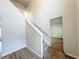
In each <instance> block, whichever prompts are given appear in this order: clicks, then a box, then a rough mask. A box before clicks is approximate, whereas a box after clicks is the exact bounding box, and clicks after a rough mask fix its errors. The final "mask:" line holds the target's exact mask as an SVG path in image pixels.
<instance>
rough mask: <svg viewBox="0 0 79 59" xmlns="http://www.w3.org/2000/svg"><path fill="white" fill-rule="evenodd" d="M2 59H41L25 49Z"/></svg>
mask: <svg viewBox="0 0 79 59" xmlns="http://www.w3.org/2000/svg"><path fill="white" fill-rule="evenodd" d="M2 59H41V58H39V57H38V56H37V55H35V54H34V53H33V52H32V51H30V50H29V49H27V48H23V49H21V50H19V51H16V52H13V53H11V54H9V55H7V56H4V57H2Z"/></svg>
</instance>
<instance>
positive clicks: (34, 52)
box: [27, 46, 43, 58]
mask: <svg viewBox="0 0 79 59" xmlns="http://www.w3.org/2000/svg"><path fill="white" fill-rule="evenodd" d="M27 48H28V49H30V50H31V51H32V52H33V53H35V54H36V55H37V56H38V57H40V58H42V57H43V56H41V55H39V54H38V53H37V52H35V51H34V50H33V49H31V48H30V47H29V46H27Z"/></svg>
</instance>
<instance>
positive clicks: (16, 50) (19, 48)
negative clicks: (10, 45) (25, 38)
mask: <svg viewBox="0 0 79 59" xmlns="http://www.w3.org/2000/svg"><path fill="white" fill-rule="evenodd" d="M25 47H26V45H25V46H22V47H20V48H17V49H15V50H13V51H10V52H8V53H5V54H3V55H1V57H4V56H6V55H8V54H11V53H13V52H15V51H18V50H20V49H22V48H25Z"/></svg>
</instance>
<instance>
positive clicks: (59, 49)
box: [43, 39, 75, 59]
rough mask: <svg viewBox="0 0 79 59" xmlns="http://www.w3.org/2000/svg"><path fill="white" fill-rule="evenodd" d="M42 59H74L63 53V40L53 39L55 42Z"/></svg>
mask: <svg viewBox="0 0 79 59" xmlns="http://www.w3.org/2000/svg"><path fill="white" fill-rule="evenodd" d="M43 59H75V58H72V57H70V56H67V55H66V54H65V53H64V51H63V40H61V39H55V42H54V43H52V46H51V47H49V48H48V49H47V50H46V52H45V53H44V58H43Z"/></svg>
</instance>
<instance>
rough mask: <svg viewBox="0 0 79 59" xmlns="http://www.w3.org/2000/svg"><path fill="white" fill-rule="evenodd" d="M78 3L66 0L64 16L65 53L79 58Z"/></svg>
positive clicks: (73, 0)
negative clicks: (78, 35)
mask: <svg viewBox="0 0 79 59" xmlns="http://www.w3.org/2000/svg"><path fill="white" fill-rule="evenodd" d="M75 3H76V1H75V0H66V1H65V3H64V4H65V7H64V9H65V11H64V16H63V27H64V39H63V40H64V51H65V53H66V54H68V55H70V56H72V57H78V49H77V47H78V40H77V21H76V4H75Z"/></svg>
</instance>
